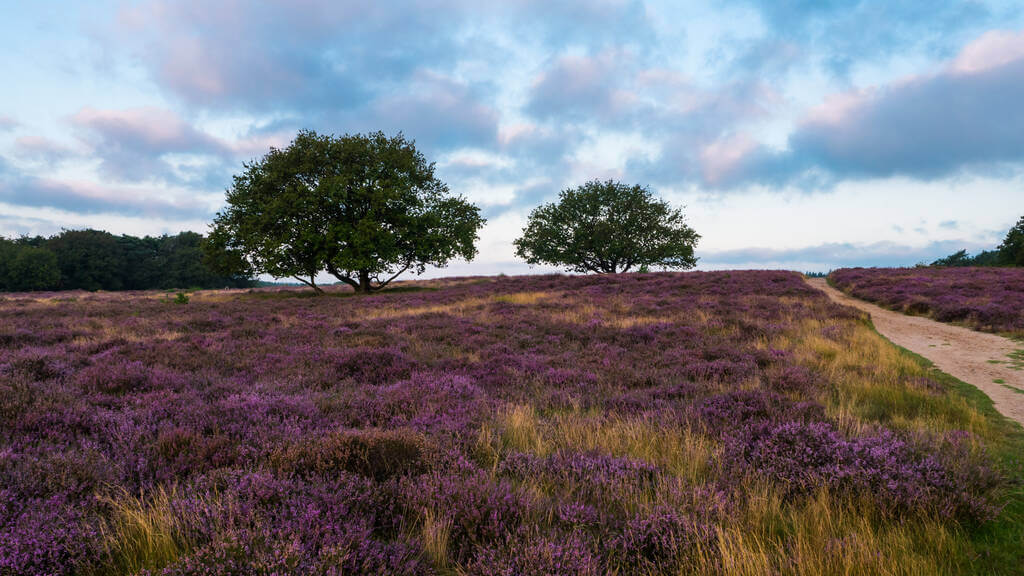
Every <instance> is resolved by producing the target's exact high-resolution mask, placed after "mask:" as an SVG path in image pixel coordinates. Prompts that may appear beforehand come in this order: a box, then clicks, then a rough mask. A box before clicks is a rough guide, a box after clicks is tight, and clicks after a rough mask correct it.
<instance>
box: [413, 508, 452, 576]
mask: <svg viewBox="0 0 1024 576" xmlns="http://www.w3.org/2000/svg"><path fill="white" fill-rule="evenodd" d="M451 531H452V520H451V518H449V517H446V516H444V515H441V514H438V513H436V512H434V511H433V510H425V511H424V512H423V524H422V526H421V527H420V542H421V543H422V545H423V552H424V553H425V554H426V555H427V557H428V558H430V561H431V562H433V564H434V566H436V567H438V568H440V569H442V570H443V569H446V568H448V541H449V537H450V535H451Z"/></svg>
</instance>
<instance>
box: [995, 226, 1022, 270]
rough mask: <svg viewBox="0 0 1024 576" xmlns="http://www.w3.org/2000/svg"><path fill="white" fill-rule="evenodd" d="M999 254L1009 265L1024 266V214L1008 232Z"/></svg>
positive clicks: (1000, 246)
mask: <svg viewBox="0 0 1024 576" xmlns="http://www.w3.org/2000/svg"><path fill="white" fill-rule="evenodd" d="M998 250H999V256H1000V258H1001V260H1002V261H1003V262H1004V263H1005V264H1006V265H1008V266H1024V216H1021V217H1020V220H1017V223H1016V224H1015V225H1014V226H1013V227H1012V228H1010V230H1009V231H1008V232H1007V233H1006V238H1004V239H1003V243H1002V244H1000V245H999V248H998Z"/></svg>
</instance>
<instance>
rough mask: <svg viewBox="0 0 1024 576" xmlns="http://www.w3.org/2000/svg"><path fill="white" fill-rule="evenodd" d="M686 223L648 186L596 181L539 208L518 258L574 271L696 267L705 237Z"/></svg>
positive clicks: (519, 246) (518, 247)
mask: <svg viewBox="0 0 1024 576" xmlns="http://www.w3.org/2000/svg"><path fill="white" fill-rule="evenodd" d="M684 220H685V219H684V216H683V213H682V211H681V210H680V209H678V208H673V207H672V206H671V205H670V204H669V203H668V202H666V201H664V200H661V199H659V198H657V197H655V196H654V194H653V193H652V192H651V191H650V189H648V188H646V187H643V186H639V185H634V186H628V185H626V184H622V183H620V182H616V181H613V180H607V181H605V182H601V181H598V180H592V181H590V182H587V183H586V184H583V185H582V186H578V187H576V188H569V189H566V190H563V191H562V192H561V193H560V195H559V199H558V201H557V202H554V203H550V204H545V205H543V206H540V207H538V208H536V209H534V210H533V212H531V213H530V218H529V221H528V223H527V226H526V228H525V229H524V230H523V235H522V237H521V238H518V239H517V240H515V247H516V255H517V256H519V257H520V258H523V259H525V260H526V261H527V262H529V263H530V264H552V265H555V266H565V267H567V268H568V269H569V270H571V271H574V272H602V273H616V272H628V271H630V270H633V269H641V270H643V269H647V268H649V267H660V268H675V269H687V268H692V267H694V266H695V265H696V264H697V258H696V257H695V256H694V254H693V249H694V246H695V245H696V244H697V241H698V240H699V239H700V235H698V234H697V233H696V232H695V231H694V230H693V229H692V228H690V227H689V226H688V225H687V224H686V222H685V221H684Z"/></svg>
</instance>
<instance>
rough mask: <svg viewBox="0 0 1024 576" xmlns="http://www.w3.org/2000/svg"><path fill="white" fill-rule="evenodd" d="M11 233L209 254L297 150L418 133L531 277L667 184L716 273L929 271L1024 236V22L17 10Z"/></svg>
mask: <svg viewBox="0 0 1024 576" xmlns="http://www.w3.org/2000/svg"><path fill="white" fill-rule="evenodd" d="M0 10H2V14H3V18H0V70H2V71H3V77H4V78H5V88H4V89H3V90H0V235H4V236H16V235H20V234H30V235H35V234H43V235H49V234H52V233H55V232H58V231H60V230H61V229H65V228H66V229H75V228H86V227H91V228H96V229H102V230H108V231H110V232H113V233H116V234H135V235H147V234H149V235H159V234H164V233H171V234H173V233H177V232H179V231H182V230H194V231H197V232H206V231H207V229H208V225H209V223H210V221H211V220H212V218H213V216H214V215H215V213H216V212H217V210H218V209H220V208H221V207H222V206H223V201H224V191H225V189H226V188H227V187H229V186H230V184H231V176H232V175H233V174H236V173H238V172H240V171H241V170H242V168H243V163H244V162H247V161H251V160H254V159H258V158H260V157H262V156H263V155H264V154H265V153H266V152H267V151H268V150H269V149H270V147H271V146H276V147H284V146H287V145H288V143H289V142H290V141H291V139H292V138H293V137H294V136H295V134H296V132H297V131H298V130H300V129H304V128H306V129H312V130H315V131H317V132H321V133H333V134H337V135H341V134H346V133H348V134H353V133H360V132H368V131H377V130H382V131H384V132H387V133H397V132H399V131H401V132H402V133H404V134H405V136H406V137H407V138H410V139H413V140H415V142H416V145H417V148H419V149H420V150H421V151H422V152H423V153H424V154H425V155H426V157H427V158H428V159H429V160H431V161H433V162H435V163H436V170H437V172H436V173H437V175H438V176H439V177H440V178H441V179H442V180H443V181H445V182H446V183H447V184H448V186H449V187H450V189H451V190H452V191H453V192H455V193H457V194H461V195H463V196H465V197H466V198H468V199H469V200H471V201H472V202H474V203H476V204H477V205H479V206H480V207H481V209H482V212H483V214H484V216H485V217H486V218H487V219H488V222H487V224H486V226H485V227H484V228H483V229H482V230H481V233H480V242H479V244H478V247H479V255H478V257H477V258H476V259H475V260H474V261H473V262H472V263H463V262H457V263H453V264H452V265H451V266H449V267H448V268H447V269H446V270H444V271H440V272H437V271H435V272H434V273H433V274H432V275H438V274H459V275H464V274H496V273H506V274H518V273H526V272H530V271H534V272H536V271H544V270H545V269H543V268H532V269H531V268H530V267H528V266H527V265H526V264H525V263H524V262H521V261H518V260H517V259H516V258H515V256H514V254H513V247H512V240H513V239H515V238H516V237H518V235H519V234H520V232H521V230H522V228H523V226H524V225H525V222H526V218H527V216H528V215H529V213H530V210H531V209H533V208H534V207H536V206H537V205H538V204H541V203H544V202H550V201H553V200H555V199H556V198H557V196H558V193H559V191H561V190H563V189H565V188H569V187H574V186H577V185H580V184H582V183H584V182H586V181H588V180H591V179H595V178H598V179H602V180H603V179H608V178H612V179H616V180H620V181H622V182H625V183H628V184H634V183H637V184H642V185H646V186H649V187H650V188H651V190H653V191H654V192H655V193H656V194H658V195H659V196H661V197H663V198H665V199H667V200H669V201H670V202H672V203H673V204H675V205H677V206H680V207H683V208H684V212H685V213H686V215H687V221H688V223H689V224H690V225H691V226H692V227H693V228H695V229H696V230H697V232H698V233H700V234H701V236H702V238H701V241H700V243H699V244H698V246H697V250H696V252H697V256H698V257H699V258H700V261H699V268H702V269H720V268H791V269H797V270H805V271H824V270H829V269H832V268H837V267H842V266H856V265H878V266H892V265H912V264H915V263H917V262H922V261H931V260H934V259H935V258H938V257H941V256H944V255H947V254H950V253H952V252H955V251H956V250H959V249H961V248H965V249H967V250H969V251H971V252H976V251H978V250H981V249H986V248H992V247H994V246H995V245H997V244H998V243H999V242H1000V240H1001V238H1002V236H1003V235H1004V234H1005V232H1006V230H1007V229H1009V228H1010V226H1012V225H1013V223H1014V222H1015V221H1016V220H1017V219H1018V218H1019V217H1020V216H1022V215H1024V104H1022V103H1024V5H1022V4H1021V3H1020V2H1013V1H1011V2H933V1H930V0H921V1H915V0H891V1H886V2H878V1H870V2H839V1H829V0H813V1H804V0H788V1H770V2H769V1H766V2H758V1H753V0H749V1H748V0H724V1H722V0H719V1H713V2H706V3H704V2H686V3H681V2H677V1H664V2H662V1H649V2H643V1H629V0H623V1H619V0H579V1H576V0H573V1H565V2H558V1H552V0H507V1H504V2H500V1H499V2H478V1H476V0H437V1H434V2H422V3H408V2H362V1H352V0H333V1H320V0H291V1H287V2H285V1H281V2H275V1H263V2H242V1H233V0H229V1H210V0H204V1H199V0H182V1H178V2H170V1H149V0H143V1H138V2H119V1H115V0H94V1H92V2H70V1H68V2H60V1H56V0H40V1H38V2H16V1H13V0H0Z"/></svg>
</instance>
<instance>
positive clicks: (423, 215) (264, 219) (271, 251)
mask: <svg viewBox="0 0 1024 576" xmlns="http://www.w3.org/2000/svg"><path fill="white" fill-rule="evenodd" d="M227 204H228V206H227V208H226V209H225V210H224V211H223V212H221V213H219V214H217V217H216V219H215V220H214V223H213V228H212V231H211V234H210V241H209V242H208V243H207V247H206V251H207V255H208V259H209V261H210V262H213V263H215V264H216V266H217V267H218V269H219V270H221V271H225V270H233V269H234V270H246V271H254V272H256V273H260V274H269V275H271V276H273V277H275V278H284V277H293V278H295V279H297V280H299V281H301V282H303V283H305V284H308V285H309V286H311V287H313V288H314V290H316V291H318V292H319V291H320V289H319V287H317V286H316V281H315V277H316V275H317V274H318V273H319V272H322V271H327V272H329V273H330V274H331V275H333V276H335V277H336V278H338V280H340V281H342V282H344V283H346V284H348V285H350V286H352V287H353V288H355V289H356V290H357V291H360V292H369V291H371V290H377V289H380V288H382V287H383V286H385V285H387V284H388V283H389V282H390V281H391V280H393V279H394V278H395V277H397V276H398V275H399V274H401V273H402V272H405V271H406V270H413V271H415V272H416V273H422V272H423V271H424V270H425V269H426V267H427V266H428V265H433V266H445V265H446V264H447V263H448V262H449V261H450V260H452V259H453V258H456V257H462V258H465V259H467V260H469V259H472V258H473V257H474V256H475V255H476V247H475V245H474V243H475V241H476V239H477V231H478V230H479V229H480V227H481V226H483V223H484V220H483V218H481V217H480V214H479V208H477V207H476V206H474V205H472V204H470V203H469V202H467V201H466V200H464V199H463V198H461V197H457V196H451V195H450V194H449V191H448V187H447V186H446V185H445V184H444V183H443V182H441V181H440V180H438V179H437V178H436V177H435V176H434V165H433V164H429V163H427V161H426V160H425V159H424V157H423V155H422V154H421V153H419V152H418V151H417V150H416V148H415V146H414V143H413V142H409V141H407V140H406V139H405V138H404V137H403V136H402V135H401V134H399V135H398V136H394V137H387V136H385V135H384V134H383V133H382V132H376V133H372V134H366V135H362V134H357V135H345V136H341V137H335V136H326V135H319V134H317V133H316V132H313V131H308V130H304V131H301V132H299V134H298V135H297V136H296V137H295V140H294V141H292V143H291V144H290V145H289V146H288V147H287V148H285V149H283V150H278V149H271V151H270V152H269V153H268V154H267V155H266V156H264V157H263V158H262V159H261V160H259V161H257V162H253V163H251V164H246V165H245V171H244V172H242V173H241V174H238V175H236V176H235V177H234V184H233V185H232V187H231V189H230V190H228V193H227ZM307 278H308V280H307Z"/></svg>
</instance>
